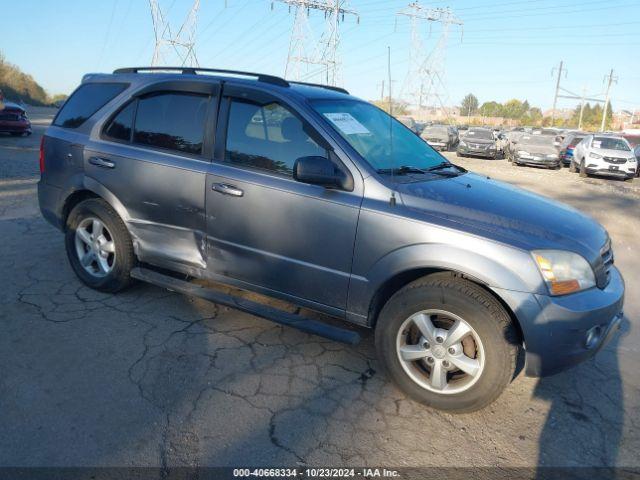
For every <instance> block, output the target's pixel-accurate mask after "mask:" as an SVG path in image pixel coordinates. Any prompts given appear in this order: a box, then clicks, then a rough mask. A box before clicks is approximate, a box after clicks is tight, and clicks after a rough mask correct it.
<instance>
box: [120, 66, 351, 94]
mask: <svg viewBox="0 0 640 480" xmlns="http://www.w3.org/2000/svg"><path fill="white" fill-rule="evenodd" d="M140 72H180V73H182V74H185V75H197V74H198V72H207V73H222V74H225V73H226V74H228V75H241V76H245V77H256V78H257V79H258V81H259V82H265V83H271V84H273V85H279V86H281V87H289V86H290V85H291V84H292V83H293V84H296V85H307V86H309V87H319V88H326V89H327V90H333V91H334V92H340V93H346V94H347V95H348V94H349V92H348V91H347V90H345V89H344V88H341V87H334V86H333V85H322V84H319V83H308V82H297V81H287V80H285V79H284V78H281V77H277V76H275V75H267V74H264V73H253V72H243V71H240V70H225V69H221V68H200V67H127V68H118V69H117V70H114V71H113V73H140Z"/></svg>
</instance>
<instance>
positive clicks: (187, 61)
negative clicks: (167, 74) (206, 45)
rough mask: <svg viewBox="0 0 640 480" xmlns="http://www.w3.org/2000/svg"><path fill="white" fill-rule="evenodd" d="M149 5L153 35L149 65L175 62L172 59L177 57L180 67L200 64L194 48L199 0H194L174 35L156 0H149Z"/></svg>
mask: <svg viewBox="0 0 640 480" xmlns="http://www.w3.org/2000/svg"><path fill="white" fill-rule="evenodd" d="M149 7H150V9H151V21H152V22H153V33H154V37H155V48H154V50H153V57H152V59H151V65H152V66H158V65H172V64H175V61H173V60H172V59H175V58H177V60H178V63H179V64H180V66H181V67H185V66H188V67H198V66H200V64H199V63H198V58H197V57H196V50H195V47H196V40H195V39H196V27H197V23H198V10H199V9H200V0H194V2H193V5H192V6H191V9H190V10H189V13H188V14H187V17H186V19H185V21H184V22H183V24H182V25H181V26H180V28H179V29H178V32H177V33H176V34H175V35H174V34H173V33H172V31H171V25H170V23H169V19H168V18H167V17H166V15H165V13H164V12H163V11H162V9H161V8H160V5H159V3H158V0H149Z"/></svg>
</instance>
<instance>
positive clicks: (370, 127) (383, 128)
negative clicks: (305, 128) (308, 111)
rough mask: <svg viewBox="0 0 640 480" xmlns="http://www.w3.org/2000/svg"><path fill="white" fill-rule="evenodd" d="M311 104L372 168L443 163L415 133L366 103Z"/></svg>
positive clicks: (326, 101)
mask: <svg viewBox="0 0 640 480" xmlns="http://www.w3.org/2000/svg"><path fill="white" fill-rule="evenodd" d="M311 105H312V107H313V108H314V109H315V110H316V111H317V112H318V113H320V114H321V115H323V116H324V117H325V118H326V119H327V120H328V121H329V123H330V124H331V125H332V126H333V127H334V128H335V130H336V131H337V132H338V133H339V134H340V136H341V137H342V138H344V139H345V140H346V141H347V142H349V144H350V145H351V146H352V147H353V148H354V149H355V150H356V151H357V152H358V153H359V154H360V155H361V156H362V157H363V158H364V159H365V160H366V161H367V162H368V163H369V164H370V165H371V166H372V167H373V168H375V169H376V170H387V169H394V168H399V167H401V166H405V165H406V166H411V167H415V168H420V169H427V168H430V167H434V166H436V165H439V164H441V163H443V162H446V160H445V159H444V157H442V156H441V155H440V154H438V153H437V152H436V151H435V150H434V149H433V148H431V147H430V146H429V145H428V144H427V143H426V142H425V141H424V140H422V139H421V138H420V137H418V136H417V135H416V134H415V133H413V132H412V131H411V130H409V129H408V128H407V127H405V126H404V125H402V124H401V123H400V122H399V121H397V120H396V119H395V118H393V117H390V116H389V115H387V114H386V113H385V112H384V111H382V110H380V109H379V108H377V107H375V106H373V105H371V104H370V103H366V102H362V101H358V100H315V101H313V102H311ZM391 139H393V145H392V144H391Z"/></svg>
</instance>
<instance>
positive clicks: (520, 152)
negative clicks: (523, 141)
mask: <svg viewBox="0 0 640 480" xmlns="http://www.w3.org/2000/svg"><path fill="white" fill-rule="evenodd" d="M517 153H518V155H529V152H527V151H526V150H518V152H517Z"/></svg>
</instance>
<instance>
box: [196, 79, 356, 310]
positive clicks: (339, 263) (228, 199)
mask: <svg viewBox="0 0 640 480" xmlns="http://www.w3.org/2000/svg"><path fill="white" fill-rule="evenodd" d="M310 155H317V156H330V157H329V158H331V159H332V161H334V163H336V165H337V166H338V167H339V168H347V167H346V164H345V163H343V162H342V161H341V160H339V159H338V157H337V155H336V154H335V153H334V152H333V151H331V152H329V151H328V145H327V144H326V141H324V140H323V139H322V137H320V136H319V134H318V131H317V130H316V129H314V128H313V127H312V126H311V124H310V123H309V122H308V121H307V120H305V119H304V118H302V117H301V116H300V114H299V113H297V111H296V109H295V108H293V107H292V106H290V105H288V104H287V103H285V102H283V101H282V100H280V99H278V98H275V97H274V96H272V95H271V94H269V93H266V92H263V91H259V90H254V89H252V88H248V87H244V86H242V87H241V86H228V85H225V87H224V94H223V98H222V102H221V107H220V117H219V125H218V132H217V134H216V149H215V154H214V162H213V164H212V165H211V173H210V174H209V175H208V176H207V185H206V191H207V234H208V246H209V260H208V268H209V270H210V271H211V272H212V274H214V275H218V276H222V277H226V278H231V279H234V280H236V281H238V282H240V283H245V284H249V285H251V286H254V287H259V288H258V290H260V289H262V290H264V291H265V292H266V293H274V292H275V293H280V294H284V296H285V297H294V299H302V300H306V301H308V302H311V303H313V304H320V305H324V306H328V307H332V308H334V309H339V310H344V309H345V306H346V299H347V290H348V286H349V278H350V274H351V262H352V255H353V245H354V240H355V234H356V226H357V222H358V215H359V211H360V204H361V201H362V188H363V187H362V179H361V177H359V175H358V174H357V171H356V174H355V175H353V177H354V184H355V187H354V190H353V191H344V190H338V189H326V188H324V187H321V186H318V185H309V184H304V183H300V182H297V181H295V180H294V179H293V177H292V167H293V164H294V162H295V160H296V159H297V158H299V157H302V156H310Z"/></svg>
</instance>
